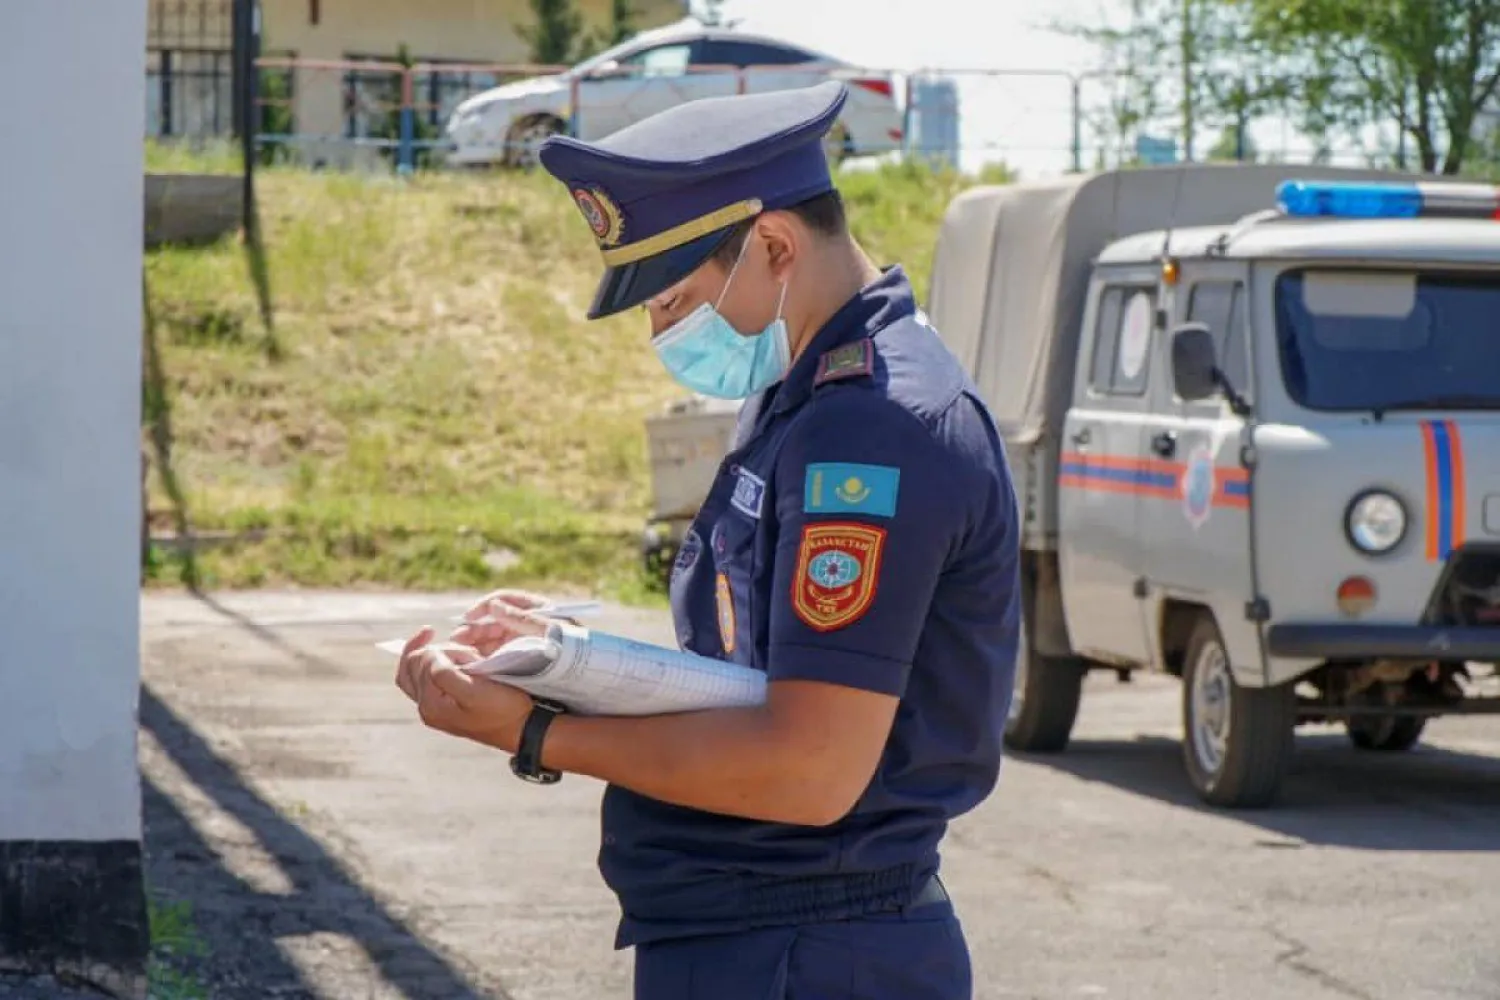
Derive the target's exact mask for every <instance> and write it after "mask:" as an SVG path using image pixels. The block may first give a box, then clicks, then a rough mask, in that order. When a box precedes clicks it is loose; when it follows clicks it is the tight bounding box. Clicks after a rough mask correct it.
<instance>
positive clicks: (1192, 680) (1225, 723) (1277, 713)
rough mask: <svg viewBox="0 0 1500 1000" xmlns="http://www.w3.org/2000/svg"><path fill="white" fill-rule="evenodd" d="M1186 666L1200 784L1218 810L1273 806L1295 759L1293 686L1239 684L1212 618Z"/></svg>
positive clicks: (1192, 762)
mask: <svg viewBox="0 0 1500 1000" xmlns="http://www.w3.org/2000/svg"><path fill="white" fill-rule="evenodd" d="M1184 662H1185V663H1186V669H1185V670H1184V672H1183V678H1182V719H1183V739H1182V755H1183V762H1184V764H1185V765H1186V767H1187V772H1188V777H1189V779H1191V781H1192V783H1193V787H1194V788H1195V789H1196V790H1197V792H1198V795H1199V797H1200V798H1202V799H1203V800H1204V801H1205V802H1208V803H1209V804H1211V805H1216V806H1229V807H1238V808H1253V807H1259V806H1265V805H1269V804H1270V802H1271V801H1272V800H1273V799H1274V798H1275V797H1276V793H1277V791H1278V790H1279V789H1280V786H1281V779H1282V777H1283V776H1284V775H1285V774H1286V769H1287V765H1288V764H1289V763H1290V762H1291V757H1292V749H1293V746H1294V735H1295V724H1296V695H1295V691H1294V689H1293V687H1292V685H1289V684H1286V685H1281V686H1279V687H1274V688H1247V687H1242V686H1241V685H1240V684H1238V683H1237V682H1236V681H1235V679H1234V674H1233V672H1232V671H1231V670H1230V669H1229V654H1228V652H1227V651H1226V650H1225V648H1224V640H1223V638H1222V637H1221V636H1220V635H1219V628H1218V625H1217V624H1215V622H1214V620H1213V617H1212V616H1211V615H1208V614H1204V615H1202V616H1201V617H1200V618H1199V619H1198V622H1197V624H1196V625H1195V626H1194V628H1193V633H1192V636H1191V638H1190V639H1189V640H1188V647H1187V656H1186V658H1185V661H1184Z"/></svg>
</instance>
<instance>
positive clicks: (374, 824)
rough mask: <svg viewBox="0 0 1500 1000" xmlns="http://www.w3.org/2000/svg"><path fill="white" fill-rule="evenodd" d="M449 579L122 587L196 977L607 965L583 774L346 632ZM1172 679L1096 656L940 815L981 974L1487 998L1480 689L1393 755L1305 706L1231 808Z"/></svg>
mask: <svg viewBox="0 0 1500 1000" xmlns="http://www.w3.org/2000/svg"><path fill="white" fill-rule="evenodd" d="M466 603H467V595H438V596H425V595H424V596H413V595H401V596H387V595H379V594H366V595H319V594H280V595H278V594H256V595H244V596H228V595H225V596H221V597H217V598H215V599H213V600H211V601H207V602H205V601H200V600H197V599H194V598H191V597H179V596H171V597H168V596H157V597H148V598H146V599H144V601H143V604H142V608H143V629H144V634H143V650H144V676H145V685H144V688H143V691H142V699H141V718H142V738H141V754H142V762H143V775H144V778H143V780H144V789H143V794H144V798H145V804H146V817H147V849H148V856H149V866H150V867H149V875H150V879H151V881H152V883H153V886H154V887H155V889H156V891H159V892H162V893H163V894H165V895H167V896H169V897H172V898H176V899H185V900H188V901H190V902H191V903H192V906H193V910H194V914H195V918H196V920H197V923H198V927H199V931H200V933H201V934H202V936H203V937H204V939H205V944H206V945H207V948H206V950H205V955H204V956H203V957H202V958H201V959H200V960H199V962H200V967H201V968H202V969H203V971H204V972H205V974H206V975H207V976H208V977H209V978H210V979H211V981H212V984H213V994H212V995H213V996H215V997H230V998H240V997H244V998H249V997H255V998H266V997H317V998H329V1000H335V998H336V1000H362V998H382V1000H384V998H397V997H400V998H408V1000H447V998H478V997H485V998H507V997H508V998H515V1000H612V998H627V997H628V996H629V988H628V987H629V979H630V953H629V952H615V951H613V950H612V949H611V947H610V943H611V938H612V934H613V929H614V921H615V917H616V911H615V908H614V901H613V898H612V897H611V896H610V895H609V894H608V892H607V891H606V890H605V889H604V887H603V885H602V883H601V882H600V881H599V879H598V877H597V874H596V872H595V869H594V867H593V864H594V852H595V849H596V846H597V844H596V838H597V835H598V821H597V803H598V794H599V788H600V786H599V785H598V784H597V783H595V782H592V781H590V780H586V779H580V778H578V777H576V776H571V777H569V778H567V779H565V780H564V781H563V782H562V783H561V784H560V785H558V786H555V787H552V788H538V787H532V786H528V785H525V784H523V783H521V782H518V781H516V780H515V779H514V778H513V777H512V776H511V775H510V773H509V771H508V770H507V764H506V760H505V758H504V757H503V756H501V755H499V754H496V753H493V752H489V751H486V750H484V749H483V748H480V747H477V746H474V745H471V744H468V743H464V742H460V741H457V740H453V739H451V738H447V737H444V736H441V735H439V734H436V733H432V732H430V731H427V730H425V729H424V728H423V727H422V726H421V725H420V724H419V723H418V722H417V720H416V718H415V716H414V714H413V712H412V710H411V709H410V707H409V705H408V703H407V702H406V700H405V699H404V698H403V697H402V696H401V695H400V693H399V692H398V691H396V689H395V688H394V687H393V686H392V684H391V666H392V663H391V661H390V659H389V658H388V657H387V656H386V655H385V654H382V653H380V652H379V651H377V650H375V649H374V648H373V646H372V643H373V642H375V641H377V640H381V639H387V638H392V637H396V636H400V635H406V634H409V633H410V632H412V631H414V630H415V628H416V627H418V626H420V625H421V624H424V623H427V622H441V621H442V619H443V617H444V616H445V615H447V614H449V613H453V612H456V611H458V610H460V609H461V608H462V607H464V606H465V605H466ZM596 624H597V625H598V627H601V628H607V629H611V630H615V631H620V632H625V633H628V634H633V635H636V636H639V637H641V638H645V639H649V640H654V641H659V642H661V641H670V633H669V631H668V628H667V622H666V620H665V616H663V615H659V614H652V613H645V612H624V611H621V610H618V609H613V610H611V611H610V612H609V613H608V614H607V615H606V616H605V617H604V618H602V619H599V620H597V621H596ZM1177 698H1178V689H1177V686H1176V684H1175V682H1172V681H1168V680H1165V679H1158V678H1147V679H1143V680H1139V681H1137V682H1136V683H1133V684H1128V685H1121V684H1118V683H1117V682H1116V681H1115V680H1114V679H1113V678H1112V677H1100V678H1095V679H1093V680H1091V689H1090V690H1089V692H1088V694H1087V695H1086V698H1085V704H1084V708H1083V712H1082V714H1081V718H1080V721H1079V725H1078V728H1077V730H1076V739H1075V742H1074V744H1073V746H1072V748H1071V749H1070V750H1069V751H1068V752H1067V753H1065V754H1063V755H1060V756H1057V757H1050V758H1040V757H1038V758H1034V759H1021V758H1017V757H1013V758H1010V759H1009V760H1007V762H1006V764H1005V766H1004V769H1003V772H1002V777H1001V783H1000V788H999V790H998V791H997V792H996V793H995V794H994V795H993V796H992V797H991V799H990V800H989V801H988V802H987V803H986V804H985V805H984V806H983V807H981V808H980V809H979V810H977V811H976V812H975V813H974V814H972V815H970V816H968V817H965V818H964V819H963V820H962V821H960V822H959V823H958V824H956V825H955V827H954V828H953V830H952V832H951V833H950V835H949V838H948V840H947V846H946V851H945V867H944V870H945V876H946V880H947V882H948V885H949V888H950V891H951V892H952V894H953V896H954V897H955V899H956V901H957V904H958V906H959V908H960V913H961V915H962V917H963V919H964V922H965V925H966V928H967V932H968V936H969V940H970V946H971V949H972V951H973V954H974V963H975V976H976V997H977V998H981V1000H999V998H1002V997H1003V998H1012V997H1031V998H1045V1000H1061V998H1070V997H1105V998H1112V1000H1121V998H1131V1000H1134V998H1141V1000H1178V998H1181V1000H1188V998H1192V1000H1200V998H1205V997H1209V998H1221V1000H1269V998H1276V1000H1281V998H1286V1000H1335V998H1343V1000H1349V998H1357V1000H1437V998H1500V946H1497V942H1496V936H1497V929H1500V919H1497V918H1500V891H1497V889H1500V719H1494V720H1486V719H1482V718H1481V719H1457V720H1443V721H1441V722H1438V723H1436V724H1434V725H1433V726H1431V727H1429V734H1430V736H1429V738H1428V739H1427V740H1426V741H1425V742H1424V744H1423V746H1422V747H1421V748H1419V749H1418V750H1417V751H1415V752H1414V753H1412V754H1409V755H1404V756H1402V757H1399V758H1389V757H1376V756H1373V755H1369V754H1362V753H1358V752H1356V751H1354V750H1353V749H1351V748H1350V747H1349V746H1348V744H1347V742H1346V741H1345V740H1344V738H1343V736H1342V734H1341V732H1339V731H1337V730H1332V729H1328V730H1321V731H1308V732H1307V733H1306V734H1305V735H1303V736H1301V737H1299V757H1298V763H1297V767H1296V770H1295V773H1294V774H1293V775H1292V777H1291V779H1290V781H1289V783H1288V785H1287V787H1286V794H1285V795H1284V798H1283V801H1282V803H1281V804H1280V805H1279V806H1278V807H1276V808H1274V809H1272V810H1268V811H1261V812H1246V813H1238V814H1227V813H1217V812H1213V811H1210V810H1208V809H1206V808H1203V807H1200V806H1199V805H1198V804H1197V802H1196V800H1195V799H1194V798H1193V797H1192V796H1191V793H1190V791H1189V790H1188V787H1187V783H1186V779H1185V778H1184V776H1183V775H1182V772H1181V767H1180V764H1179V759H1178V748H1177V743H1176V735H1177V731H1178V723H1177V717H1178V716H1177Z"/></svg>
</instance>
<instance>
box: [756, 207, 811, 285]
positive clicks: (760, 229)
mask: <svg viewBox="0 0 1500 1000" xmlns="http://www.w3.org/2000/svg"><path fill="white" fill-rule="evenodd" d="M755 228H756V232H757V233H758V234H759V236H760V238H761V239H762V240H763V241H764V242H765V245H766V263H767V264H768V265H769V266H770V268H771V275H772V276H773V277H775V278H777V279H778V280H779V279H781V278H783V277H785V276H786V273H787V272H788V271H790V270H791V267H792V264H793V263H795V262H796V260H797V255H798V254H799V253H800V252H801V250H802V246H801V241H802V232H801V230H800V229H799V228H798V227H797V225H796V224H795V223H794V222H793V221H792V216H791V215H790V214H788V213H786V212H767V213H765V214H764V215H762V216H761V217H760V218H759V219H757V220H756V223H755Z"/></svg>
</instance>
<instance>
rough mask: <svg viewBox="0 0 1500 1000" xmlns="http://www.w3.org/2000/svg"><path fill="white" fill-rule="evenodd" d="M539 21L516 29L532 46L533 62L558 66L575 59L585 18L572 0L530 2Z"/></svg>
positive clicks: (534, 0) (532, 10)
mask: <svg viewBox="0 0 1500 1000" xmlns="http://www.w3.org/2000/svg"><path fill="white" fill-rule="evenodd" d="M529 2H530V4H531V13H532V14H533V15H535V17H536V22H535V23H534V24H529V25H518V26H517V28H516V30H517V31H518V32H519V33H520V35H521V37H522V38H523V39H525V40H526V43H527V44H528V45H530V46H531V61H532V62H534V63H540V64H542V65H544V66H558V65H563V64H566V63H569V62H571V61H572V60H573V56H574V48H575V46H577V45H578V43H579V42H580V41H581V40H582V38H583V15H582V14H580V13H578V10H577V8H576V7H574V6H573V0H529Z"/></svg>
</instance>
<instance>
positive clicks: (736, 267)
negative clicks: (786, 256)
mask: <svg viewBox="0 0 1500 1000" xmlns="http://www.w3.org/2000/svg"><path fill="white" fill-rule="evenodd" d="M748 249H750V234H749V233H748V232H747V233H746V234H745V241H744V242H743V243H741V244H740V253H739V256H738V257H736V258H735V259H734V266H733V267H731V268H730V269H729V277H728V278H726V279H725V280H724V287H723V288H721V289H719V300H718V301H717V302H715V303H714V312H718V311H719V307H720V306H721V305H723V304H724V296H726V295H728V294H729V286H730V285H732V284H734V274H735V272H736V271H738V270H739V269H740V261H742V260H744V259H745V251H746V250H748Z"/></svg>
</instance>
